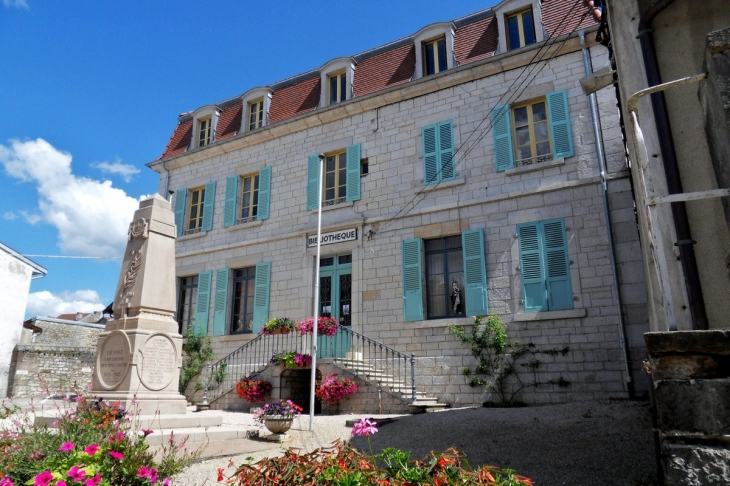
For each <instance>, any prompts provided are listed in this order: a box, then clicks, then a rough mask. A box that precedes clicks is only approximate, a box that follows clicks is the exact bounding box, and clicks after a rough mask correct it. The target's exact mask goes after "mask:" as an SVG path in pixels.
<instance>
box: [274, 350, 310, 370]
mask: <svg viewBox="0 0 730 486" xmlns="http://www.w3.org/2000/svg"><path fill="white" fill-rule="evenodd" d="M269 362H270V363H271V364H275V365H280V364H283V365H284V367H286V368H297V367H298V368H303V367H305V366H309V365H310V364H312V357H311V356H310V355H308V354H301V353H297V352H296V351H289V352H288V353H285V352H281V353H274V354H273V355H272V356H271V360H270V361H269Z"/></svg>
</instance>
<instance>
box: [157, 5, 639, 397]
mask: <svg viewBox="0 0 730 486" xmlns="http://www.w3.org/2000/svg"><path fill="white" fill-rule="evenodd" d="M573 3H574V2H568V1H563V0H546V1H544V2H530V1H525V0H505V1H503V2H501V3H500V4H498V5H496V6H495V7H493V8H492V9H488V10H484V11H481V12H477V13H475V14H473V15H470V16H467V17H464V18H461V19H456V20H454V21H452V22H444V23H438V24H433V25H430V26H427V27H424V28H423V29H421V31H419V32H417V33H415V34H414V35H413V36H411V37H408V38H406V39H401V40H399V41H395V42H393V43H390V44H387V45H385V46H382V47H378V48H375V49H372V50H369V51H366V52H364V53H360V54H357V55H354V56H352V57H351V58H341V59H336V60H333V61H330V62H329V63H327V64H325V65H324V66H323V67H322V68H319V69H316V70H314V71H310V72H308V73H304V74H301V75H298V76H295V77H293V78H290V79H288V80H285V81H282V82H279V83H275V84H273V85H270V86H266V87H262V88H256V89H254V90H250V91H248V92H247V93H246V94H244V95H242V96H241V97H236V98H233V99H231V100H227V101H225V102H222V103H219V104H214V105H208V106H205V107H203V108H200V109H198V110H196V111H194V112H189V113H187V114H185V115H183V116H181V118H180V121H179V124H178V126H177V128H176V130H175V132H174V134H173V136H172V138H171V140H170V143H169V145H168V147H167V149H166V150H165V152H164V154H163V155H162V157H160V159H158V160H156V161H154V162H151V163H150V164H148V165H149V166H150V167H151V168H152V169H153V170H156V171H158V172H159V173H160V174H161V176H160V192H161V193H163V194H166V193H168V192H169V191H174V200H173V204H174V206H175V207H176V210H177V217H178V219H177V224H178V235H179V237H178V241H177V245H176V258H177V260H176V261H177V263H176V272H177V276H178V277H179V278H178V281H179V290H178V295H179V301H178V310H179V312H178V319H179V321H180V325H181V330H183V329H184V328H186V327H197V328H198V329H199V332H205V333H207V334H209V335H210V336H211V341H212V343H213V347H214V349H215V352H216V356H217V357H222V356H225V355H226V354H228V353H230V352H231V351H233V350H235V349H237V348H239V347H240V346H242V345H243V344H245V343H247V342H249V341H251V340H252V339H253V338H255V337H256V335H257V332H258V330H259V329H260V327H261V326H262V324H263V323H264V322H265V321H266V320H267V319H268V318H272V317H283V316H287V317H291V318H295V319H299V318H304V317H307V316H310V315H311V314H312V308H313V284H314V279H315V270H316V267H315V265H316V264H317V262H316V234H317V206H318V202H319V200H318V195H317V190H318V188H319V186H320V178H319V177H318V165H319V159H318V154H324V163H325V164H324V165H325V172H326V174H325V177H324V183H323V184H321V185H322V186H323V196H322V200H323V201H324V203H323V210H322V235H323V238H322V243H323V244H322V246H321V252H322V253H321V258H320V311H321V312H322V313H323V314H324V315H332V316H334V317H337V318H338V319H340V321H341V323H342V324H344V325H346V326H350V327H351V329H352V330H354V331H357V332H359V333H362V334H364V335H366V336H368V337H370V338H372V339H375V340H377V341H379V342H381V343H384V344H386V345H388V346H391V347H393V348H395V349H397V350H399V351H401V352H404V353H408V354H410V353H413V354H414V355H415V357H416V363H417V383H418V386H419V389H420V390H422V391H423V392H426V393H429V394H431V395H434V396H437V397H438V398H439V400H440V401H441V402H446V403H450V404H453V405H464V404H473V403H480V402H482V401H485V400H489V399H493V397H490V396H488V394H486V393H485V392H484V390H481V389H478V388H471V387H469V386H468V385H467V384H466V381H465V378H464V376H463V375H462V373H461V368H462V367H463V366H468V365H471V364H473V358H472V357H471V353H470V350H469V349H468V348H467V347H466V346H465V345H464V344H463V343H462V342H461V341H460V340H459V339H457V338H456V337H455V336H454V335H453V334H452V333H451V331H450V330H449V326H450V325H456V326H465V327H467V328H468V327H469V326H471V324H472V323H473V316H475V315H486V314H488V313H492V314H496V315H499V316H500V317H501V319H502V320H503V321H504V322H505V323H507V325H508V334H509V336H510V337H511V338H512V339H514V340H519V341H522V342H531V343H534V344H535V345H536V346H537V347H538V348H543V349H544V348H564V347H566V346H567V347H569V352H568V353H567V354H565V355H564V356H563V355H558V356H546V357H544V358H541V359H542V365H541V366H540V367H539V369H538V376H539V379H540V381H543V382H546V381H549V380H551V379H558V378H561V377H562V378H563V379H564V380H565V381H567V382H569V384H568V385H567V386H564V387H561V386H558V385H557V384H555V385H543V386H539V387H536V388H532V387H530V388H527V389H525V390H523V391H522V392H521V395H520V399H521V400H524V401H527V402H532V403H550V402H564V401H568V400H590V399H597V398H609V397H626V396H628V393H629V390H630V389H631V390H635V391H637V392H638V393H639V394H641V393H646V383H645V382H641V381H637V380H636V379H635V380H634V381H633V382H632V381H630V377H631V376H634V377H635V378H637V377H639V373H638V370H639V369H640V365H641V359H642V358H643V357H645V348H644V345H643V342H642V339H641V336H642V333H643V332H645V331H646V330H647V319H648V318H647V315H646V290H645V285H644V275H643V272H642V267H641V253H640V251H639V240H638V232H637V228H636V221H635V217H634V209H633V197H632V193H631V182H630V179H629V173H628V170H627V167H626V161H625V156H624V146H623V142H622V135H621V129H620V127H619V117H618V112H617V108H616V97H615V95H614V93H613V92H612V91H611V90H603V91H601V92H599V94H598V98H597V108H598V109H597V115H598V117H599V120H597V121H598V122H599V123H600V127H601V130H600V134H601V139H600V140H599V141H598V142H597V140H596V138H595V137H594V132H593V126H594V125H593V122H592V118H591V107H590V104H589V99H588V97H587V96H586V95H585V94H583V92H582V90H581V87H580V84H579V80H580V79H581V78H582V77H584V76H585V75H586V64H585V62H584V54H585V56H586V58H587V59H588V60H589V63H590V65H592V66H593V68H595V69H598V68H601V67H604V66H606V65H608V54H607V50H606V49H605V48H604V47H603V46H601V45H598V44H597V43H596V42H595V41H594V40H593V38H594V37H595V35H594V32H595V30H596V27H597V26H596V25H595V20H594V19H593V17H592V16H591V15H590V12H589V11H585V10H584V8H583V5H582V4H577V5H575V6H574V5H573ZM515 22H516V23H517V24H519V25H521V26H522V27H521V28H520V29H518V30H513V31H512V32H513V33H512V35H510V34H509V33H508V32H509V31H510V30H509V29H510V28H511V27H512V26H514V25H516V24H515ZM579 29H585V32H586V40H585V42H586V45H585V50H583V49H582V44H581V39H580V37H579V35H578V32H577V31H578V30H579ZM515 32H516V33H515ZM517 33H518V34H519V36H517ZM434 53H436V54H434ZM439 63H441V64H439ZM259 103H261V104H259ZM260 107H262V108H261V109H262V110H263V114H261V115H260V116H259V111H258V110H259V108H260ZM528 132H529V134H528ZM597 143H599V144H601V146H602V148H603V149H604V153H605V162H606V166H607V170H606V171H605V175H606V186H607V190H606V192H605V201H606V203H607V207H608V214H610V227H609V219H608V218H607V211H606V210H605V208H604V192H603V186H602V177H601V176H602V171H601V161H600V160H599V156H598V151H597V146H596V144H597ZM331 169H334V170H331ZM249 187H255V188H257V191H258V192H257V195H255V196H254V192H255V191H252V190H250V189H248V188H249ZM251 201H256V202H257V204H258V206H257V208H256V212H254V208H253V205H252V204H251ZM609 235H610V237H609ZM313 240H314V241H313ZM313 243H314V244H313ZM614 261H615V269H616V271H615V272H614V266H613V262H614ZM615 276H616V277H617V279H615V278H614V277H615ZM341 351H342V352H343V354H348V355H352V356H356V355H357V350H353V349H347V350H341Z"/></svg>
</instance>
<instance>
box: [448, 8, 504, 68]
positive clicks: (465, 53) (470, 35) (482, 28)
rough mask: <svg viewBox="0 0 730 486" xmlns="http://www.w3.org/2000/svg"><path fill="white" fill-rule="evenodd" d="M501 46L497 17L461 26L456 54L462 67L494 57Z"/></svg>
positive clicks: (457, 33) (455, 41)
mask: <svg viewBox="0 0 730 486" xmlns="http://www.w3.org/2000/svg"><path fill="white" fill-rule="evenodd" d="M498 45H499V32H498V30H497V19H496V17H487V18H485V19H481V20H477V21H476V22H472V23H471V24H466V25H462V26H460V27H459V28H458V29H457V30H456V33H455V38H454V54H455V55H456V61H457V62H458V63H459V64H460V65H464V64H468V63H470V62H475V61H479V60H481V59H486V58H488V57H492V56H493V55H494V51H496V50H497V46H498Z"/></svg>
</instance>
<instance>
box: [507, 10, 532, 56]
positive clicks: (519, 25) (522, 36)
mask: <svg viewBox="0 0 730 486" xmlns="http://www.w3.org/2000/svg"><path fill="white" fill-rule="evenodd" d="M534 43H535V21H534V20H533V15H532V9H528V10H524V11H522V12H517V13H515V14H512V15H508V16H507V45H508V47H507V48H508V49H509V50H512V49H519V48H520V47H525V46H529V45H530V44H534Z"/></svg>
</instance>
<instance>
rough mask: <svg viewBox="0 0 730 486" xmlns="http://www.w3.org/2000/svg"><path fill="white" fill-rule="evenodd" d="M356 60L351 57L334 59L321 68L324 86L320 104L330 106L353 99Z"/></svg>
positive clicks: (320, 72) (321, 80)
mask: <svg viewBox="0 0 730 486" xmlns="http://www.w3.org/2000/svg"><path fill="white" fill-rule="evenodd" d="M355 64H356V63H355V60H354V59H353V58H351V57H340V58H337V59H333V60H332V61H330V62H328V63H327V64H325V65H324V66H322V67H321V68H320V70H319V76H320V82H321V83H322V87H321V89H320V95H319V106H320V107H324V106H330V105H335V104H337V103H342V102H343V101H347V100H350V99H352V97H353V90H352V83H353V81H354V80H355Z"/></svg>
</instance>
